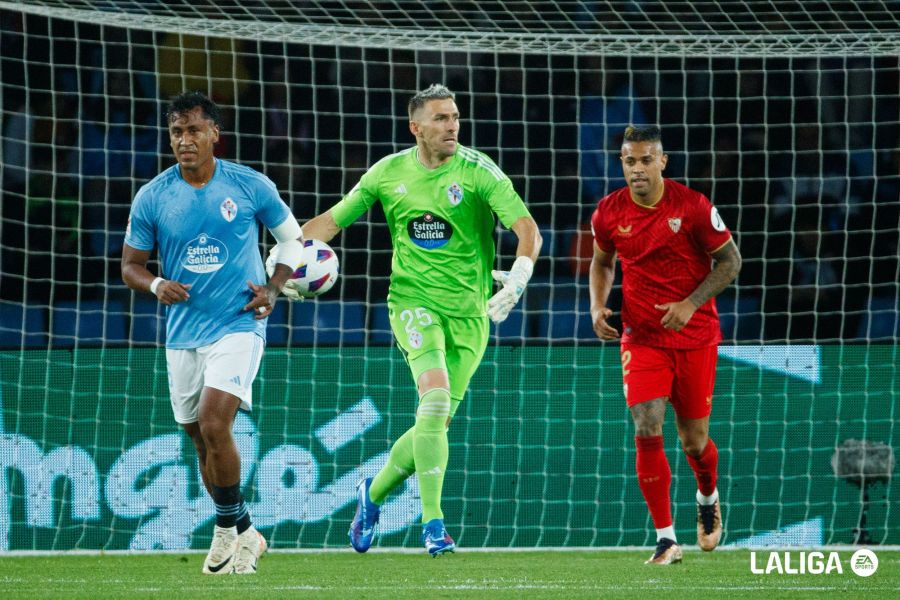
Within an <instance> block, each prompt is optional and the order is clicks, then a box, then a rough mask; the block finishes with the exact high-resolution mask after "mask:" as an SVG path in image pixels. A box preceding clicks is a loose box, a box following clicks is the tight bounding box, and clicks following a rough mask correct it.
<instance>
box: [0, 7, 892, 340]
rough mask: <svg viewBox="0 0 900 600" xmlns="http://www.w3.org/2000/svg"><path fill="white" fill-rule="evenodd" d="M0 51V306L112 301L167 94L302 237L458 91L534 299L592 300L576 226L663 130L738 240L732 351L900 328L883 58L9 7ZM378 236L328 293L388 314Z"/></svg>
mask: <svg viewBox="0 0 900 600" xmlns="http://www.w3.org/2000/svg"><path fill="white" fill-rule="evenodd" d="M76 29H77V31H76ZM101 34H102V35H101ZM134 48H143V49H144V50H145V51H142V52H133V51H129V50H130V49H134ZM0 51H2V52H0V56H2V58H0V63H2V64H0V70H2V73H3V76H2V84H0V94H2V99H0V101H2V106H0V108H2V112H0V127H2V129H0V131H2V138H0V139H2V155H3V161H2V185H3V188H2V189H3V197H2V209H0V218H2V230H0V241H2V255H0V261H2V265H0V266H2V273H3V278H2V283H0V301H10V302H22V301H26V300H27V301H38V302H40V303H42V304H52V303H54V302H57V301H62V300H73V299H76V298H107V297H109V296H110V295H111V294H112V295H121V296H122V297H126V296H127V294H128V292H127V291H126V290H125V288H124V285H123V284H122V282H121V281H120V279H119V275H118V260H119V257H120V254H121V245H122V239H123V236H124V231H125V224H126V220H127V217H128V210H129V205H130V203H131V200H132V198H133V196H134V194H135V193H136V192H137V190H138V189H139V187H140V186H141V185H143V184H144V183H146V182H147V181H148V180H149V179H151V178H152V177H153V176H155V175H156V174H157V173H158V172H159V171H161V170H162V169H164V168H166V167H167V166H169V165H171V164H172V163H173V160H172V157H171V151H170V149H169V147H168V140H167V136H166V132H165V123H164V119H163V114H162V113H163V112H164V107H165V102H166V100H167V99H168V97H170V96H171V95H173V94H175V93H178V92H180V91H182V90H183V89H201V90H204V91H208V92H210V93H211V94H212V96H213V99H214V100H215V101H216V102H217V103H219V104H220V106H222V108H223V109H224V114H225V123H224V127H223V132H222V133H223V135H222V141H221V143H220V144H219V146H218V147H217V154H218V155H219V156H221V157H223V158H228V159H233V160H236V161H238V162H241V163H244V164H247V165H249V166H252V167H254V168H257V169H259V170H261V171H262V172H264V173H266V174H267V175H268V176H269V177H270V178H271V179H272V180H273V181H274V182H275V183H276V185H277V186H278V188H279V190H280V191H281V192H282V194H283V197H284V198H285V200H286V201H287V202H288V204H289V205H290V206H291V207H292V209H293V211H294V213H295V214H296V216H297V217H298V219H300V220H301V222H302V221H304V220H305V219H307V218H309V217H311V216H313V215H314V214H316V213H317V212H318V211H320V210H321V209H323V208H325V207H327V206H330V205H331V204H333V203H334V202H335V201H336V200H337V199H339V198H340V196H341V195H342V194H343V193H345V192H346V191H348V190H349V189H350V188H351V187H352V186H353V185H354V184H355V182H356V180H357V179H358V178H359V176H360V175H361V174H362V173H363V172H364V170H365V169H366V168H367V167H368V166H369V165H371V164H372V163H374V162H375V161H376V160H378V159H379V158H381V157H382V156H384V155H386V154H389V153H391V152H395V151H398V150H400V149H402V148H405V147H408V146H409V145H412V143H413V140H412V136H411V135H410V134H409V131H408V128H407V118H406V114H405V112H406V111H405V106H406V100H407V99H408V97H409V96H410V95H411V94H412V93H413V92H415V91H416V90H417V89H420V88H422V87H425V86H427V85H428V84H430V83H433V82H443V83H445V84H446V85H448V86H449V87H450V88H451V89H453V90H454V91H456V92H457V93H458V98H457V102H458V104H459V106H460V109H461V111H462V113H463V114H462V121H463V126H462V131H461V134H460V139H461V141H462V143H463V144H465V145H469V146H472V147H475V148H477V149H479V150H481V151H483V152H485V153H487V154H488V155H490V156H491V157H492V158H494V160H495V161H497V163H498V164H499V165H500V166H501V168H502V169H503V170H504V171H505V172H506V173H507V174H508V175H510V177H511V178H512V179H513V182H514V184H515V187H516V189H517V190H518V191H519V192H520V194H521V195H522V196H523V198H525V200H526V202H527V203H528V205H529V207H530V209H531V211H532V213H533V215H534V217H535V219H536V220H537V221H538V223H539V224H540V225H541V227H542V233H543V234H544V239H545V250H544V254H545V255H546V256H545V259H544V260H541V261H539V263H538V268H537V271H536V277H537V278H538V281H543V282H544V283H545V284H546V285H544V286H543V287H542V286H540V285H538V286H536V289H537V292H529V295H530V296H532V295H535V294H537V295H538V296H540V295H541V294H542V293H544V294H546V295H547V296H548V297H549V296H550V295H557V294H562V295H566V294H568V295H569V296H571V297H572V298H583V297H585V295H586V285H587V275H586V273H587V265H588V263H589V260H590V253H591V247H590V232H589V227H588V225H587V223H588V218H589V216H590V214H591V212H592V211H593V209H594V207H595V206H596V203H597V201H598V200H599V199H600V198H602V197H603V196H604V195H605V194H606V193H608V192H610V191H612V190H614V189H616V188H618V187H621V186H622V185H624V181H623V180H622V178H621V168H620V165H619V161H618V151H619V147H620V145H621V135H622V131H623V129H624V127H625V126H626V125H628V124H630V123H634V124H648V123H658V124H659V125H660V126H661V127H662V129H663V142H664V147H665V150H666V152H667V153H668V154H669V158H670V160H669V166H668V168H667V171H666V174H667V175H668V176H669V177H672V178H674V179H677V180H679V181H682V182H684V183H686V184H687V185H689V186H691V187H693V188H695V189H698V190H700V191H702V192H704V193H705V194H706V195H707V196H708V197H709V198H710V199H711V200H712V201H713V203H714V204H715V205H716V206H717V207H718V209H719V211H720V213H721V214H722V216H723V218H724V219H725V221H726V223H727V224H728V226H729V227H730V228H731V229H732V231H733V232H734V233H735V235H736V238H737V242H738V244H739V246H740V248H741V252H742V254H743V256H744V268H743V271H742V272H741V275H740V278H739V280H738V282H737V286H736V288H735V290H733V291H730V292H729V294H730V295H731V296H732V297H729V298H727V299H725V301H726V302H730V304H729V306H733V307H736V308H733V309H732V310H733V311H734V312H735V313H736V314H738V315H739V316H746V317H747V318H748V319H756V321H753V326H752V327H749V328H746V329H745V331H748V332H749V333H748V334H747V339H752V338H754V337H755V339H760V340H785V339H790V340H835V339H845V340H850V339H856V338H865V337H866V336H867V334H868V333H869V332H870V331H871V327H872V320H871V319H869V318H868V316H869V315H870V314H871V311H872V310H873V306H888V307H890V306H893V307H894V308H893V310H894V318H895V319H896V310H897V297H898V279H900V266H898V237H900V148H898V142H897V140H898V139H900V109H898V100H897V96H896V91H897V89H898V88H900V68H898V63H897V60H896V58H893V59H889V58H881V57H868V58H842V57H834V58H778V57H773V58H735V57H697V58H685V57H678V56H671V57H644V56H631V57H597V56H587V57H572V56H546V55H525V56H523V55H515V54H500V53H488V52H485V53H469V54H467V53H447V52H444V53H438V52H435V53H428V52H421V51H419V52H413V51H403V50H384V49H360V48H343V47H326V46H298V45H291V44H284V43H267V42H246V41H239V40H233V39H224V38H216V39H204V38H200V37H190V36H179V35H166V34H163V33H151V32H140V31H125V30H116V29H113V28H109V27H107V28H103V29H102V30H101V28H99V27H93V26H90V25H84V24H80V25H77V26H75V25H73V24H72V23H70V22H62V21H57V20H52V19H47V18H45V17H27V18H23V17H22V16H21V15H20V14H18V13H12V12H7V11H0ZM181 65H187V67H185V68H182V67H181ZM374 210H377V208H376V209H374ZM380 222H381V219H380V218H379V217H378V216H374V217H372V218H371V219H365V220H364V223H365V224H364V225H358V226H356V227H354V228H350V229H348V230H347V231H346V232H345V233H344V234H343V238H342V239H340V240H339V241H338V244H339V245H340V248H341V251H342V257H343V268H342V271H343V278H342V282H341V283H342V287H341V289H340V291H339V297H340V298H341V299H344V300H359V301H371V300H372V299H375V298H377V299H381V298H383V297H384V294H385V291H386V287H387V275H388V273H389V261H388V260H384V257H386V256H387V255H388V253H389V248H390V244H389V240H388V232H387V229H386V227H385V226H383V225H379V223H380ZM498 236H499V237H500V248H501V251H504V250H505V251H507V252H508V251H509V248H508V247H507V243H506V241H507V240H506V238H508V237H509V236H506V237H505V238H504V236H502V234H501V233H499V232H498ZM507 257H508V254H507ZM542 290H544V291H542ZM550 290H554V291H553V292H551V291H550ZM540 300H541V298H530V300H529V306H530V307H534V306H536V305H537V303H539V302H540ZM616 301H617V299H616V298H615V297H614V298H613V302H616ZM726 337H728V335H727V334H726ZM735 337H737V336H735Z"/></svg>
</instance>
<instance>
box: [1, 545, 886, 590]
mask: <svg viewBox="0 0 900 600" xmlns="http://www.w3.org/2000/svg"><path fill="white" fill-rule="evenodd" d="M875 550H876V553H877V554H878V558H879V566H878V571H877V572H876V573H875V574H874V575H872V576H870V577H867V578H862V577H858V576H857V575H855V574H853V572H852V571H850V569H849V567H848V562H849V557H850V554H851V552H850V551H848V550H843V551H840V556H841V560H842V563H843V566H844V573H843V574H837V573H831V574H822V575H808V574H807V575H777V574H770V575H754V574H753V573H751V572H750V552H749V551H747V550H738V551H720V552H713V553H710V554H703V553H701V552H700V551H698V550H688V551H686V552H685V559H684V562H683V563H682V564H680V565H672V566H668V567H651V566H646V565H644V564H642V563H643V561H644V559H646V558H647V556H648V554H649V552H650V550H646V551H645V550H638V551H635V550H628V551H618V550H611V551H596V552H589V551H574V552H503V551H497V552H466V551H465V550H461V551H460V552H458V553H456V554H454V555H450V556H446V557H441V558H438V559H431V558H429V557H428V556H425V555H424V554H407V553H390V552H371V553H369V554H365V555H357V554H354V553H353V552H352V551H349V550H348V551H347V552H321V553H283V552H274V553H269V554H268V555H266V556H264V557H263V558H262V559H261V560H260V563H259V572H258V573H257V574H256V575H253V576H241V577H239V576H233V575H231V576H222V577H210V576H204V575H202V574H201V573H200V567H201V565H202V561H203V555H202V554H198V553H191V554H156V555H153V554H140V555H124V554H116V555H101V556H96V555H84V554H72V555H52V556H13V557H3V558H0V589H2V590H3V592H2V593H3V598H4V600H7V599H10V598H29V599H31V598H66V599H72V598H91V599H100V598H116V599H130V598H166V599H174V598H192V599H201V598H215V599H218V600H222V599H225V598H240V599H242V600H243V599H247V598H265V599H267V600H271V599H274V598H289V597H302V598H352V599H362V598H372V599H378V600H393V599H395V598H423V597H427V598H453V599H462V598H491V599H492V600H493V599H495V598H496V599H500V598H515V599H517V600H523V599H528V598H559V599H561V600H562V599H566V600H570V599H575V598H647V597H651V596H650V594H653V596H652V597H655V598H664V599H666V600H669V599H671V598H692V599H693V600H698V599H702V598H716V597H719V598H729V599H731V598H765V599H766V600H771V599H775V598H823V597H833V596H834V595H835V594H841V597H842V598H845V597H847V598H888V597H895V598H896V597H898V592H900V551H881V552H879V551H878V550H877V547H876V548H875ZM760 556H766V557H767V556H768V552H762V553H757V560H758V561H759V560H761V559H760V558H759V557H760Z"/></svg>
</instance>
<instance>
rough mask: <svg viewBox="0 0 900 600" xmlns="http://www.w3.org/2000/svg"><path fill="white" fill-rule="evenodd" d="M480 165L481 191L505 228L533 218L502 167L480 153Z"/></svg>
mask: <svg viewBox="0 0 900 600" xmlns="http://www.w3.org/2000/svg"><path fill="white" fill-rule="evenodd" d="M478 163H479V166H480V167H482V168H480V169H479V170H478V173H479V176H480V179H479V182H478V186H479V190H480V192H481V195H482V197H483V198H484V199H485V200H486V201H487V203H488V206H490V207H491V210H492V211H494V214H496V215H497V218H498V219H500V222H501V223H503V226H504V227H506V228H507V229H509V228H510V227H512V226H513V223H515V222H516V221H518V220H519V219H521V218H522V217H531V213H530V212H528V207H526V206H525V202H524V201H523V200H522V197H521V196H519V194H518V192H516V189H515V188H514V187H513V184H512V181H511V180H510V179H509V177H507V175H506V174H505V173H504V172H503V171H501V170H500V167H498V166H497V164H496V163H494V161H492V160H491V159H490V158H489V157H488V156H487V155H485V154H482V153H480V152H479V153H478Z"/></svg>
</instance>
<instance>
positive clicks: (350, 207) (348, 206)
mask: <svg viewBox="0 0 900 600" xmlns="http://www.w3.org/2000/svg"><path fill="white" fill-rule="evenodd" d="M378 164H379V165H380V164H381V163H378ZM377 200H378V170H376V169H375V168H372V169H369V170H368V171H366V172H365V173H364V174H363V176H362V177H360V179H359V182H358V183H357V184H356V185H355V186H353V189H352V190H350V191H349V192H348V193H347V195H346V196H344V197H343V198H342V199H341V201H340V202H338V203H337V204H335V205H334V206H333V207H332V208H331V216H332V218H333V219H334V222H335V223H336V224H337V226H338V227H340V228H341V229H343V228H344V227H347V226H348V225H350V224H352V223H353V222H354V221H356V220H357V219H358V218H360V217H361V216H362V215H363V213H365V212H366V211H367V210H369V209H370V208H372V205H373V204H375V202H376V201H377Z"/></svg>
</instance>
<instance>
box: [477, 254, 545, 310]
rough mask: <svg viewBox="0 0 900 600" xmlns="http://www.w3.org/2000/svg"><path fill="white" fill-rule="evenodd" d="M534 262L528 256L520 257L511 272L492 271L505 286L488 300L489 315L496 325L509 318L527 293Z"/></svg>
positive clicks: (496, 278) (496, 279) (495, 278)
mask: <svg viewBox="0 0 900 600" xmlns="http://www.w3.org/2000/svg"><path fill="white" fill-rule="evenodd" d="M532 271H534V262H533V261H532V260H531V259H530V258H528V257H527V256H520V257H518V258H517V259H516V262H514V263H513V266H512V269H510V270H509V271H491V275H492V276H493V277H494V280H495V281H497V282H498V283H501V284H503V287H502V288H500V291H499V292H497V293H496V294H494V295H493V296H492V297H491V299H490V300H488V310H487V314H488V316H489V317H490V318H491V321H493V322H494V323H502V322H503V321H505V320H506V317H508V316H509V311H511V310H512V309H513V307H514V306H515V305H516V302H518V301H519V298H521V297H522V294H523V293H524V292H525V286H526V285H527V284H528V280H529V279H531V273H532Z"/></svg>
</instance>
